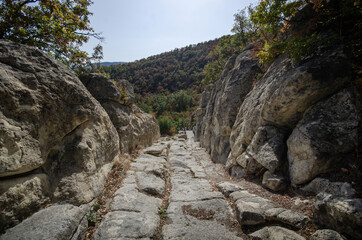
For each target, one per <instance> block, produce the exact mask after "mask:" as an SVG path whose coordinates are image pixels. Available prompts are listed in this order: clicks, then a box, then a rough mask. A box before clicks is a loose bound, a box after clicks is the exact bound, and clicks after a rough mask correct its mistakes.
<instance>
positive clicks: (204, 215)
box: [182, 205, 215, 220]
mask: <svg viewBox="0 0 362 240" xmlns="http://www.w3.org/2000/svg"><path fill="white" fill-rule="evenodd" d="M182 212H183V214H186V215H190V216H193V217H195V218H197V219H199V220H212V219H214V215H215V212H214V211H212V210H206V209H204V208H201V207H198V208H196V209H195V208H192V207H191V205H184V206H182Z"/></svg>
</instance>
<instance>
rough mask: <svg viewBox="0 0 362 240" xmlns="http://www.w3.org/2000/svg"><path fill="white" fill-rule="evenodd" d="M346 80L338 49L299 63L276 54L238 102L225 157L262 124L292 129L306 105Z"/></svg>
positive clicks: (345, 64)
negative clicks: (296, 63)
mask: <svg viewBox="0 0 362 240" xmlns="http://www.w3.org/2000/svg"><path fill="white" fill-rule="evenodd" d="M350 80H351V66H350V63H349V61H348V59H347V57H346V56H345V55H344V54H343V53H342V50H341V49H334V50H332V51H326V52H324V53H323V54H321V55H320V56H317V57H314V58H312V59H309V60H308V61H304V62H302V63H301V64H299V65H294V64H293V63H292V62H291V60H290V59H288V58H287V57H286V55H282V56H280V57H279V58H277V59H276V60H275V61H274V62H273V64H272V65H271V66H270V67H269V69H268V71H267V72H266V73H265V74H264V75H263V77H262V78H261V79H260V80H259V81H258V82H257V83H256V85H255V86H254V88H253V89H252V90H251V91H250V93H249V94H248V95H247V97H246V98H245V100H244V101H243V103H242V105H241V106H240V108H239V112H238V115H237V117H236V121H235V124H234V125H233V128H232V131H231V135H230V146H231V152H230V155H229V158H232V159H236V158H238V157H239V156H240V155H241V154H242V153H243V152H244V151H245V150H246V149H247V147H248V146H249V144H250V143H251V142H252V139H253V138H254V135H255V133H256V132H257V131H258V129H259V128H260V127H262V126H269V125H273V126H278V127H279V128H283V129H284V128H285V129H293V128H294V127H295V126H296V125H297V123H298V122H299V121H300V120H301V119H302V117H303V114H304V112H305V111H306V110H307V109H308V108H309V107H310V106H312V105H314V104H315V103H317V102H318V101H320V100H321V99H324V98H326V97H328V96H330V95H331V94H333V93H335V92H336V91H339V90H340V89H341V88H342V87H343V86H344V85H345V83H347V82H348V81H350ZM215 114H216V113H215ZM288 147H289V146H288ZM230 162H233V161H230Z"/></svg>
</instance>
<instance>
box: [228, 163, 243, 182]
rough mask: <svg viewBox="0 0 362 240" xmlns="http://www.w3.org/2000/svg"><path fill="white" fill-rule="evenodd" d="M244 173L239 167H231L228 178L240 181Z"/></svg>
mask: <svg viewBox="0 0 362 240" xmlns="http://www.w3.org/2000/svg"><path fill="white" fill-rule="evenodd" d="M245 175H246V174H245V171H244V169H243V168H242V167H240V166H232V167H231V168H230V176H231V177H232V178H234V179H240V178H244V177H245Z"/></svg>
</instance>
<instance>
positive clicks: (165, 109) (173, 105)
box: [136, 90, 199, 135]
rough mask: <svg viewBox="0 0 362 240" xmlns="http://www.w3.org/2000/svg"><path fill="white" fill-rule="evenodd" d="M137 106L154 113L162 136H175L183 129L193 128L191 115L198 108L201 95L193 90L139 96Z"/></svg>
mask: <svg viewBox="0 0 362 240" xmlns="http://www.w3.org/2000/svg"><path fill="white" fill-rule="evenodd" d="M136 98H137V104H138V106H139V107H140V108H141V109H142V110H143V111H145V112H148V113H152V114H153V115H155V117H156V118H157V119H158V122H159V126H160V131H161V134H169V135H173V134H175V133H176V132H177V131H179V130H181V129H183V128H189V127H190V126H191V122H190V119H191V113H192V112H193V111H194V110H195V109H196V108H197V106H198V98H199V94H197V93H196V92H194V91H192V90H187V91H184V90H181V91H178V92H175V93H171V94H166V93H160V94H155V95H147V96H145V97H141V96H140V95H137V97H136Z"/></svg>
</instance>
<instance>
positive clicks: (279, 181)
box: [262, 171, 287, 192]
mask: <svg viewBox="0 0 362 240" xmlns="http://www.w3.org/2000/svg"><path fill="white" fill-rule="evenodd" d="M262 184H263V186H264V187H267V188H269V189H270V190H272V191H275V192H277V191H282V190H285V189H286V187H287V184H286V182H285V178H284V177H283V176H282V175H278V174H273V173H271V172H269V171H266V172H265V173H264V175H263V181H262Z"/></svg>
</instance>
